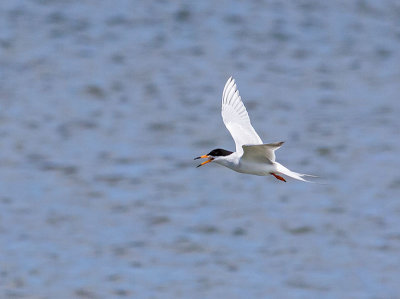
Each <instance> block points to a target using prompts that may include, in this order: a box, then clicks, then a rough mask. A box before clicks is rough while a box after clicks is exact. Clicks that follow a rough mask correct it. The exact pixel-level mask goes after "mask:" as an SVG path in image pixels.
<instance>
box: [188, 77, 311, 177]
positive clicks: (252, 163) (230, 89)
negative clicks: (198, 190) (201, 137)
mask: <svg viewBox="0 0 400 299" xmlns="http://www.w3.org/2000/svg"><path fill="white" fill-rule="evenodd" d="M221 114H222V119H223V121H224V124H225V126H226V128H227V129H228V131H229V132H230V133H231V135H232V138H233V140H234V141H235V144H236V152H231V151H228V150H224V149H220V148H218V149H214V150H212V151H211V152H209V153H208V154H207V155H203V156H200V157H197V158H194V159H195V160H196V159H200V158H205V159H208V160H206V161H204V162H203V163H201V164H199V165H198V166H197V167H200V166H202V165H205V164H207V163H209V162H215V163H217V164H220V165H223V166H226V167H228V168H230V169H232V170H235V171H237V172H241V173H248V174H254V175H260V176H266V175H273V176H274V177H275V178H277V179H278V180H281V181H284V182H286V180H285V179H284V178H283V177H282V176H281V175H285V176H288V177H291V178H294V179H296V180H300V181H304V182H309V181H307V180H305V179H304V177H305V176H310V177H314V176H312V175H308V174H301V173H297V172H294V171H291V170H289V169H287V168H286V167H285V166H283V165H282V164H280V163H278V162H276V161H275V151H276V150H277V149H278V148H280V147H281V146H282V144H283V142H276V143H268V144H263V142H262V140H261V138H260V137H259V136H258V134H257V133H256V131H255V130H254V128H253V126H252V125H251V122H250V118H249V115H248V113H247V110H246V107H245V106H244V104H243V102H242V99H241V97H240V95H239V90H238V89H237V87H236V83H235V79H233V78H232V77H230V78H229V79H228V81H227V82H226V84H225V87H224V91H223V92H222V111H221Z"/></svg>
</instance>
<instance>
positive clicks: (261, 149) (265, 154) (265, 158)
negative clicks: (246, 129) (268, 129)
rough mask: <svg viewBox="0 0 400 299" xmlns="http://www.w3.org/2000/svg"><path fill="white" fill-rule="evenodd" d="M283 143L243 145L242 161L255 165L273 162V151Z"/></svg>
mask: <svg viewBox="0 0 400 299" xmlns="http://www.w3.org/2000/svg"><path fill="white" fill-rule="evenodd" d="M282 144H283V142H277V143H268V144H257V145H243V156H242V159H243V160H246V161H254V162H257V163H265V162H267V163H273V162H275V151H276V150H277V149H278V148H280V147H281V146H282Z"/></svg>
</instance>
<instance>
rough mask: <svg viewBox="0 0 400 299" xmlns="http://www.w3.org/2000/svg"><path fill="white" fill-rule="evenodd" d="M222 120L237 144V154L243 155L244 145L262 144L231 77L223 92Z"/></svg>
mask: <svg viewBox="0 0 400 299" xmlns="http://www.w3.org/2000/svg"><path fill="white" fill-rule="evenodd" d="M221 114H222V119H223V121H224V124H225V126H226V128H227V129H228V131H229V132H230V133H231V135H232V138H233V140H234V141H235V144H236V152H237V153H238V154H242V153H243V148H242V146H243V145H246V144H262V140H261V138H260V137H259V136H258V135H257V133H256V131H255V130H254V128H253V126H252V125H251V123H250V118H249V115H248V113H247V110H246V107H245V106H244V105H243V102H242V99H241V98H240V95H239V90H238V89H237V87H236V83H235V79H233V78H232V77H230V78H229V79H228V81H227V82H226V84H225V87H224V91H223V92H222V111H221Z"/></svg>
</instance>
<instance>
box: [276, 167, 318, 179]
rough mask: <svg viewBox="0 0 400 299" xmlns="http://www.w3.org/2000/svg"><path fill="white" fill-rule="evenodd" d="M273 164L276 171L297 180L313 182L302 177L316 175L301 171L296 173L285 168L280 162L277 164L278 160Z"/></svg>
mask: <svg viewBox="0 0 400 299" xmlns="http://www.w3.org/2000/svg"><path fill="white" fill-rule="evenodd" d="M275 164H276V169H277V172H278V173H280V174H283V175H286V176H289V177H291V178H294V179H296V180H299V181H303V182H308V183H314V182H312V181H308V180H306V179H304V177H313V178H316V177H317V176H315V175H310V174H303V173H297V172H294V171H291V170H289V169H287V168H286V167H285V166H283V165H282V164H279V163H278V162H275Z"/></svg>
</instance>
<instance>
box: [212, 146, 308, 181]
mask: <svg viewBox="0 0 400 299" xmlns="http://www.w3.org/2000/svg"><path fill="white" fill-rule="evenodd" d="M213 162H215V163H218V164H220V165H223V166H225V167H228V168H230V169H232V170H234V171H237V172H240V173H247V174H253V175H259V176H266V175H270V174H271V173H275V174H283V175H286V176H289V177H291V178H294V179H296V180H300V181H304V182H309V181H307V180H305V179H304V178H303V176H309V175H306V174H301V173H297V172H294V171H291V170H289V169H287V168H286V167H285V166H283V165H282V164H280V163H278V162H271V163H260V162H253V161H247V160H245V159H243V158H242V157H241V156H239V155H238V154H237V153H236V152H235V153H232V154H231V155H229V156H224V157H216V158H215V159H214V161H213Z"/></svg>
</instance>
